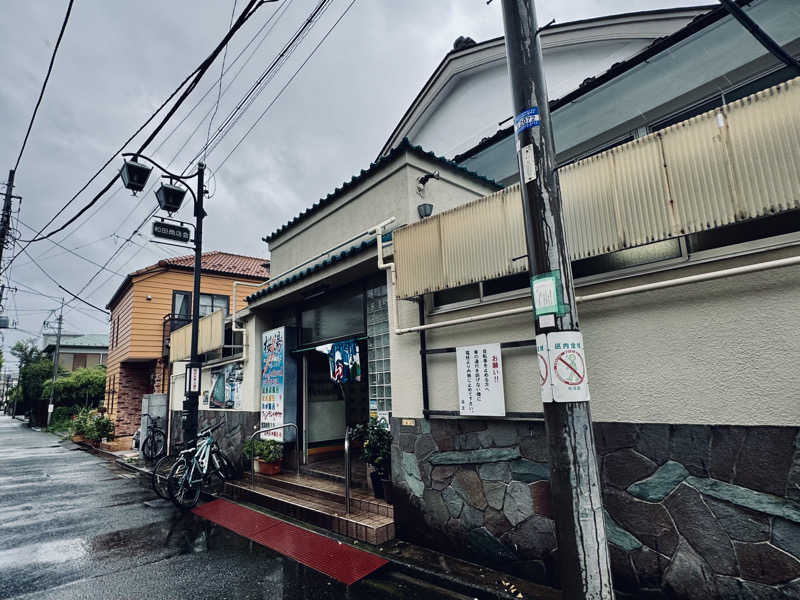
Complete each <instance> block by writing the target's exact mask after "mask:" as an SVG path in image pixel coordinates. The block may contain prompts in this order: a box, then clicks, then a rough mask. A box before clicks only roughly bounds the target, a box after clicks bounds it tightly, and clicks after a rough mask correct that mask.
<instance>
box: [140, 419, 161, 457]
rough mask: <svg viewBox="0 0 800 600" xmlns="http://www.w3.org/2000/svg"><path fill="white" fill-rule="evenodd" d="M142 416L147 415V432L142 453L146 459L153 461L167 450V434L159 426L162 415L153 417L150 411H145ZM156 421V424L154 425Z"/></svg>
mask: <svg viewBox="0 0 800 600" xmlns="http://www.w3.org/2000/svg"><path fill="white" fill-rule="evenodd" d="M142 416H143V417H147V433H146V435H145V438H144V441H143V442H142V445H141V448H142V455H143V456H144V459H145V460H147V461H151V460H154V459H156V458H158V457H159V456H161V455H162V454H164V452H165V451H166V449H167V434H166V433H164V430H163V429H161V428H160V427H159V426H158V420H159V419H160V417H151V416H150V415H149V414H148V413H144V414H143V415H142ZM154 422H155V425H153V423H154Z"/></svg>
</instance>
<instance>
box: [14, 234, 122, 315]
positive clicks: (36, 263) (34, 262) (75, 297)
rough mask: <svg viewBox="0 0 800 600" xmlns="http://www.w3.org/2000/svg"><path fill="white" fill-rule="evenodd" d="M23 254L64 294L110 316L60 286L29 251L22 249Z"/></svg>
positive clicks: (102, 309) (105, 311)
mask: <svg viewBox="0 0 800 600" xmlns="http://www.w3.org/2000/svg"><path fill="white" fill-rule="evenodd" d="M22 252H24V253H25V256H27V257H28V258H30V259H31V260H32V261H33V264H34V265H36V266H37V267H38V268H39V270H40V271H41V272H42V273H44V275H45V277H47V278H48V279H49V280H50V281H52V282H53V283H54V284H55V285H56V286H57V287H58V288H59V289H60V290H62V291H63V292H66V293H67V294H69V295H70V296H72V297H73V298H74V299H75V300H79V301H80V302H83V303H84V304H85V305H86V306H89V307H91V308H93V309H95V310H98V311H100V312H101V313H105V314H110V313H109V312H108V311H107V310H105V309H104V308H100V307H98V306H95V305H94V304H92V303H91V302H89V301H88V300H84V299H83V298H81V297H80V296H78V295H77V294H74V293H73V292H71V291H69V290H68V289H67V288H65V287H64V286H63V285H61V284H60V283H59V282H58V281H57V280H56V279H55V277H53V276H52V275H50V273H48V272H47V269H45V268H44V267H42V265H40V264H39V263H38V262H36V261H35V260H34V258H33V257H32V256H31V255H30V253H29V252H28V251H27V250H25V249H24V248H23V249H22Z"/></svg>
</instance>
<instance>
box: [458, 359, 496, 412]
mask: <svg viewBox="0 0 800 600" xmlns="http://www.w3.org/2000/svg"><path fill="white" fill-rule="evenodd" d="M456 360H457V361H458V402H459V412H460V413H461V414H462V415H466V416H481V417H504V416H506V401H505V392H504V390H503V361H502V358H501V357H500V344H483V345H481V346H461V347H458V348H456Z"/></svg>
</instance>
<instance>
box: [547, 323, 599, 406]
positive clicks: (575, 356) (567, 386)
mask: <svg viewBox="0 0 800 600" xmlns="http://www.w3.org/2000/svg"><path fill="white" fill-rule="evenodd" d="M536 352H537V354H538V361H539V384H540V385H541V397H542V402H588V401H589V377H588V375H587V373H586V354H585V352H584V347H583V336H582V335H581V333H580V332H579V331H556V332H553V333H548V334H547V335H545V334H543V333H540V334H539V335H537V336H536Z"/></svg>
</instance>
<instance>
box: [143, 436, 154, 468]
mask: <svg viewBox="0 0 800 600" xmlns="http://www.w3.org/2000/svg"><path fill="white" fill-rule="evenodd" d="M155 452H156V447H155V440H153V435H152V434H151V433H148V434H147V437H146V438H144V441H143V442H142V456H144V459H145V460H146V461H148V462H149V461H151V460H153V459H154V458H155V456H156V454H155Z"/></svg>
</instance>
